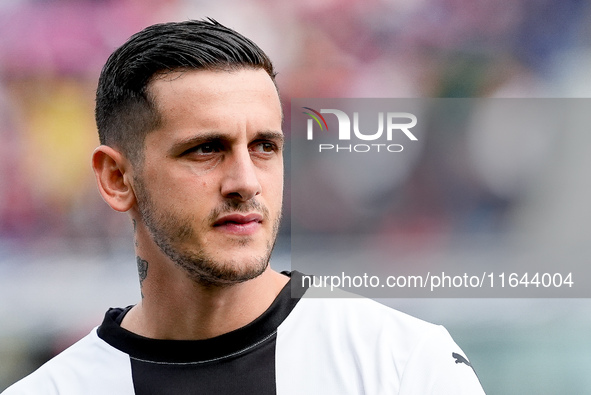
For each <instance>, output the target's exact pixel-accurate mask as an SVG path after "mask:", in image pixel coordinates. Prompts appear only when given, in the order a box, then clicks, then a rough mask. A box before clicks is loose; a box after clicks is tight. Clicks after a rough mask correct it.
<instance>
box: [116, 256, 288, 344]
mask: <svg viewBox="0 0 591 395" xmlns="http://www.w3.org/2000/svg"><path fill="white" fill-rule="evenodd" d="M154 248H155V249H156V250H154ZM154 248H153V249H152V251H145V250H144V251H141V253H140V251H137V252H138V254H137V256H138V258H137V259H138V269H139V271H140V281H141V289H142V300H141V302H140V303H138V304H137V305H136V306H134V307H133V308H132V309H131V310H130V311H129V313H128V314H127V315H126V316H125V318H124V319H123V322H122V323H121V326H122V327H123V328H124V329H127V330H129V331H131V332H133V333H136V334H138V335H141V336H144V337H148V338H153V339H172V340H199V339H208V338H212V337H215V336H219V335H222V334H224V333H228V332H231V331H233V330H236V329H238V328H241V327H243V326H245V325H247V324H249V323H250V322H252V321H254V320H255V319H256V318H257V317H259V316H260V315H261V314H262V313H264V312H265V310H266V309H267V308H268V307H269V306H270V305H271V304H272V303H273V301H274V300H275V298H276V297H277V295H278V294H279V292H280V291H281V289H282V288H283V287H284V286H285V284H286V283H287V281H288V277H286V276H284V275H282V274H280V273H277V272H276V271H274V270H272V269H271V268H270V267H267V269H266V270H265V271H264V272H263V274H261V275H260V276H258V277H256V278H254V279H252V280H248V281H245V282H242V283H238V284H234V285H229V286H223V287H216V286H207V285H201V284H199V283H197V282H195V281H194V280H192V279H191V278H189V276H188V275H187V273H186V272H185V271H184V269H182V268H180V267H179V266H178V265H176V264H174V263H173V262H171V261H170V260H169V259H168V258H167V257H165V256H164V255H163V254H162V253H161V252H160V251H159V250H157V247H155V246H154ZM146 267H147V273H146V271H145V270H144V268H146Z"/></svg>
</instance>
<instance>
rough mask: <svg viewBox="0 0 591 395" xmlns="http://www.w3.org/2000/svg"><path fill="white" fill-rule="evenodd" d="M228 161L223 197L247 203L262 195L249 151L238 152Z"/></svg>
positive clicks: (222, 190)
mask: <svg viewBox="0 0 591 395" xmlns="http://www.w3.org/2000/svg"><path fill="white" fill-rule="evenodd" d="M228 159H229V160H228V162H227V163H226V169H225V174H224V178H223V181H222V185H221V193H222V196H224V197H226V198H229V199H236V200H239V201H242V202H246V201H248V200H250V199H252V198H254V197H255V196H257V195H258V194H260V193H261V190H262V188H261V184H260V182H259V178H258V175H257V169H256V166H255V164H254V163H253V162H252V158H251V157H250V153H249V152H248V149H244V150H240V151H236V152H234V153H233V154H232V156H231V157H229V158H228Z"/></svg>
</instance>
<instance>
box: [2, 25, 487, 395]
mask: <svg viewBox="0 0 591 395" xmlns="http://www.w3.org/2000/svg"><path fill="white" fill-rule="evenodd" d="M274 78H275V72H274V70H273V66H272V64H271V62H270V60H269V59H268V57H267V56H266V55H265V54H264V53H263V52H262V51H261V50H260V49H259V48H258V47H257V46H256V45H255V44H254V43H252V42H251V41H249V40H248V39H246V38H244V37H242V36H241V35H239V34H238V33H236V32H234V31H232V30H230V29H228V28H226V27H224V26H222V25H220V24H218V23H217V22H215V21H213V20H210V21H188V22H183V23H168V24H161V25H155V26H152V27H149V28H147V29H145V30H143V31H142V32H140V33H138V34H136V35H135V36H133V37H132V38H131V39H130V40H129V41H128V42H127V43H125V44H124V45H123V46H122V47H121V48H119V49H117V50H116V51H115V52H114V53H113V54H112V55H111V57H110V58H109V60H108V61H107V64H106V65H105V67H104V69H103V71H102V73H101V77H100V79H99V86H98V90H97V107H96V119H97V125H98V130H99V135H100V140H101V146H99V147H98V148H97V149H96V150H95V152H94V154H93V157H92V165H93V169H94V171H95V174H96V179H97V183H98V186H99V191H100V193H101V195H102V197H103V198H104V200H105V201H106V202H107V203H108V204H109V205H110V206H111V207H112V208H113V209H115V210H117V211H121V212H127V213H129V216H130V217H131V220H132V223H133V226H134V230H135V246H136V254H137V257H136V263H137V267H138V272H139V276H140V288H141V300H140V301H139V303H138V304H136V305H135V306H130V307H128V308H125V309H111V310H109V311H108V312H107V313H106V316H105V319H104V321H103V323H102V324H101V325H100V326H99V327H98V328H97V329H96V330H93V331H92V332H91V333H90V334H89V335H88V336H87V337H85V338H84V339H82V340H81V341H79V342H78V343H76V344H75V345H74V346H72V347H70V348H69V349H68V350H66V351H65V352H63V353H62V354H60V355H58V356H57V357H56V358H54V359H53V360H51V361H50V362H48V363H47V364H45V365H44V366H43V367H41V368H40V369H39V370H37V371H36V372H34V373H33V374H32V375H30V376H28V377H27V378H25V379H23V380H22V381H20V382H19V383H17V384H15V385H13V386H12V387H10V388H9V389H8V390H7V391H6V392H5V394H6V395H15V394H65V395H69V394H77V395H79V394H85V395H92V394H118V395H119V394H122V395H125V394H168V393H170V394H175V395H182V394H209V393H215V394H257V395H258V394H275V393H277V394H339V395H340V394H372V395H373V394H427V393H438V394H448V393H449V394H451V393H453V394H478V393H482V389H481V387H480V385H479V383H478V379H477V377H476V375H475V374H474V372H473V370H472V368H471V366H470V364H469V362H468V360H467V359H466V358H465V357H464V356H463V355H462V352H461V350H460V349H459V348H458V347H457V345H455V343H454V342H453V340H451V338H450V336H449V335H448V334H447V332H446V331H445V329H443V328H442V327H439V326H435V325H432V324H428V323H425V322H422V321H420V320H417V319H414V318H412V317H409V316H406V315H404V314H402V313H399V312H397V311H394V310H391V309H388V308H386V307H384V306H382V305H379V304H377V303H375V302H373V301H369V300H364V299H330V300H326V299H313V298H292V297H291V288H292V287H296V288H295V289H296V290H300V291H301V293H303V292H304V291H305V290H303V289H302V286H301V275H300V274H299V273H295V272H294V273H291V274H290V273H287V274H281V273H278V272H276V271H274V270H272V269H271V268H270V267H269V264H268V263H269V257H270V255H271V251H272V249H273V245H274V242H275V238H276V235H277V231H278V228H279V221H280V213H281V204H282V193H283V144H284V137H283V133H282V131H281V129H282V110H281V105H280V101H279V96H278V93H277V88H276V86H275V81H274Z"/></svg>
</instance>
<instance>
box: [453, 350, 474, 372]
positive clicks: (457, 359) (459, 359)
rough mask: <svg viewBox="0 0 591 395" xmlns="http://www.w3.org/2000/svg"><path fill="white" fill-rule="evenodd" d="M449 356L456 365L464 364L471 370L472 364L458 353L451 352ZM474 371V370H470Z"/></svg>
mask: <svg viewBox="0 0 591 395" xmlns="http://www.w3.org/2000/svg"><path fill="white" fill-rule="evenodd" d="M451 356H452V357H454V358H455V360H456V363H465V364H466V365H468V366H470V367H471V368H472V364H471V363H470V362H469V361H468V360H467V359H466V358H464V356H463V355H460V354H458V353H455V352H452V353H451ZM472 369H474V368H472Z"/></svg>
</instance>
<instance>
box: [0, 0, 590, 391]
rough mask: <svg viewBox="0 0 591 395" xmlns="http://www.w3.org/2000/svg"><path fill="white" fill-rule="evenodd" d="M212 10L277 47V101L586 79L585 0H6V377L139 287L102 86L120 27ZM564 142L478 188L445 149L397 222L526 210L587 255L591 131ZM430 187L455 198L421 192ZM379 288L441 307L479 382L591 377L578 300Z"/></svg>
mask: <svg viewBox="0 0 591 395" xmlns="http://www.w3.org/2000/svg"><path fill="white" fill-rule="evenodd" d="M206 16H210V17H213V18H215V19H217V20H218V21H220V22H221V23H223V24H225V25H227V26H230V27H232V28H235V29H236V30H238V31H239V32H242V33H243V34H245V35H246V36H248V37H250V38H252V39H253V40H254V41H255V42H257V43H258V44H259V45H260V46H261V47H262V48H263V49H264V50H265V51H266V52H267V53H268V54H269V55H270V56H271V58H272V59H273V60H274V62H275V64H276V67H277V69H278V71H279V75H278V84H279V87H280V90H281V94H282V100H283V101H284V106H285V109H286V111H288V110H289V102H290V99H291V98H295V97H299V98H301V97H309V98H313V97H501V98H502V97H511V98H513V97H521V98H538V97H539V98H584V97H589V96H590V94H591V72H590V71H589V70H590V69H591V23H590V22H591V3H590V2H589V1H586V0H504V1H496V0H369V1H361V0H300V1H288V0H279V1H277V0H275V1H272V0H252V1H238V0H224V1H216V2H208V1H198V0H143V1H142V0H78V1H74V0H2V1H1V2H0V390H2V389H4V388H5V387H7V386H8V385H10V384H11V383H13V382H14V381H16V380H18V379H19V378H21V377H23V376H24V375H26V374H27V373H29V372H30V371H32V370H34V369H35V368H36V367H38V366H39V365H40V364H41V363H43V362H44V361H46V360H47V359H48V358H50V357H51V356H53V355H54V354H56V353H57V352H59V351H60V350H62V349H64V348H65V347H67V346H68V345H70V344H71V343H73V342H74V341H76V340H77V339H78V338H80V337H82V336H83V335H85V334H86V333H87V332H88V331H89V330H90V329H91V328H92V327H94V326H95V325H97V324H98V323H100V321H101V319H102V315H103V313H104V311H105V310H106V309H107V308H108V307H110V306H123V305H127V304H132V303H134V302H135V301H136V300H137V297H138V295H139V285H138V281H137V273H136V271H135V264H134V258H133V250H132V241H131V226H130V224H129V223H128V220H127V218H126V216H125V215H118V214H116V213H114V212H112V211H111V210H110V209H109V208H108V207H107V206H106V204H104V202H103V201H102V200H101V199H100V197H99V195H98V193H97V192H96V187H95V185H94V179H93V175H92V172H91V169H90V164H89V158H90V155H91V152H92V150H93V149H94V147H95V146H96V145H97V144H98V138H97V137H96V130H95V126H94V118H93V111H94V89H95V86H96V81H97V78H98V74H99V72H100V68H101V67H102V65H103V63H104V62H105V60H106V58H107V57H108V55H109V54H110V53H111V51H112V50H113V49H114V48H115V47H117V46H119V45H121V44H122V43H123V42H124V41H125V40H126V39H127V38H128V37H129V36H130V35H131V34H133V33H135V32H136V31H138V30H140V29H141V28H143V27H145V26H147V25H150V24H153V23H157V22H163V21H170V20H185V19H188V18H203V17H206ZM286 115H287V119H286V123H285V128H286V129H285V132H286V134H288V135H289V125H290V122H289V114H286ZM450 137H451V136H450ZM583 137H584V136H583ZM433 138H436V140H437V141H440V142H442V141H446V138H447V136H434V137H433ZM460 143H462V142H461V141H460ZM465 146H466V147H470V144H468V143H466V144H465ZM440 147H441V148H440V150H445V149H449V146H447V148H446V145H445V144H441V145H440ZM561 147H562V148H561V150H560V152H558V153H556V152H553V151H548V152H546V151H544V152H546V154H547V155H546V156H542V157H541V159H542V160H540V156H539V155H538V156H536V155H533V156H525V157H524V158H523V160H521V161H516V162H518V166H521V167H520V168H519V169H522V170H523V169H526V170H527V171H528V172H530V173H523V172H522V173H520V174H532V177H534V175H535V179H536V180H538V181H537V182H535V183H527V182H526V183H524V182H515V180H516V179H515V177H514V175H515V172H513V171H511V170H507V171H504V172H502V171H501V172H495V173H494V180H495V182H494V183H493V184H487V185H484V186H483V187H482V188H485V187H487V188H488V189H486V188H485V189H486V193H472V192H473V191H474V190H473V189H469V188H468V189H457V188H454V186H466V185H469V184H470V182H469V180H464V179H463V178H462V177H464V176H466V174H465V173H464V172H462V171H461V170H462V169H461V168H458V167H457V166H455V165H454V164H450V166H449V167H448V168H447V172H446V177H450V178H448V179H445V180H443V181H442V180H441V179H440V178H438V175H437V174H431V175H430V176H429V177H425V178H424V179H423V180H422V181H421V183H419V184H416V183H415V184H413V185H414V187H416V188H417V189H415V190H413V196H416V197H418V198H419V199H421V201H423V202H427V203H426V205H425V206H424V207H429V208H430V210H429V211H428V212H425V211H422V210H417V209H416V207H414V208H413V207H411V208H410V209H409V210H408V212H407V215H405V216H404V226H403V227H402V226H401V227H399V228H400V231H404V230H405V229H406V230H408V231H409V232H412V234H413V235H414V236H413V237H416V238H417V239H418V240H421V235H422V234H423V233H424V234H425V235H427V236H428V235H429V234H432V231H433V229H437V231H438V232H448V233H449V234H450V235H451V236H454V232H455V231H457V230H458V222H461V223H462V224H463V226H464V228H462V229H463V231H465V230H466V227H465V225H466V224H469V225H470V226H469V229H470V230H471V231H474V232H478V231H480V230H482V231H483V232H482V233H483V234H488V233H490V230H491V229H493V230H494V232H495V234H499V232H500V233H503V232H511V231H515V228H516V227H519V226H524V225H523V224H524V223H526V224H528V225H527V227H528V228H532V227H533V228H539V229H540V234H539V241H540V242H541V243H543V242H545V241H547V240H548V238H555V237H559V238H560V239H561V244H560V246H561V250H560V252H561V257H562V259H569V257H572V256H576V257H577V258H578V259H580V258H581V257H588V256H590V255H589V253H590V252H591V249H590V246H589V245H590V244H591V243H590V242H589V240H590V235H591V232H590V227H589V224H590V221H591V209H590V205H589V201H591V199H590V198H591V185H590V183H591V177H589V175H588V171H589V169H590V168H591V163H589V158H591V155H590V154H591V143H590V142H589V138H582V139H580V140H575V141H569V142H568V143H567V144H563V145H562V146H561ZM448 154H449V153H448ZM429 155H431V156H429ZM433 156H440V157H443V158H446V157H449V156H446V155H445V153H442V152H441V151H439V152H434V151H425V154H424V157H423V158H422V159H421V160H419V161H418V162H417V163H418V164H419V165H418V166H420V164H421V163H425V162H428V161H430V160H432V158H433ZM519 156H520V153H519V152H516V153H510V154H508V156H507V159H508V160H514V159H515V158H516V157H519ZM504 159H505V158H500V159H499V160H500V161H503V160H504ZM516 166H517V165H516ZM453 170H457V171H453ZM288 171H289V166H288ZM442 182H447V183H448V185H449V186H451V187H450V188H439V187H438V186H437V183H442ZM287 185H289V183H287ZM433 191H437V193H438V195H437V196H436V197H437V199H444V201H446V202H448V204H446V205H429V204H428V202H429V201H430V199H434V196H432V193H433ZM286 192H287V194H288V199H287V203H289V188H288V190H287V191H286ZM491 199H492V200H491ZM491 201H492V202H493V203H494V204H493V205H492V206H491V205H490V204H488V203H491ZM466 207H488V208H489V210H488V211H485V212H483V211H482V210H467V209H466ZM491 207H492V208H491ZM286 212H287V218H289V204H287V205H286ZM458 218H459V219H461V221H458ZM289 225H290V224H289V220H287V221H286V222H285V224H284V226H283V229H282V233H281V238H280V241H279V243H278V244H279V245H278V248H277V249H276V253H275V256H274V264H275V266H276V267H277V268H279V269H284V268H289V252H290V248H289V246H290V243H289V229H290V226H289ZM429 232H431V233H429ZM456 237H458V236H457V235H456ZM429 241H430V240H429V239H427V241H426V242H429ZM438 241H439V242H441V239H439V240H438ZM483 242H484V243H486V238H484V240H483ZM587 259H588V258H587ZM559 264H560V262H559V259H558V260H557V266H558V265H559ZM382 302H384V303H386V304H388V305H392V306H395V307H396V308H398V309H400V310H402V311H405V312H407V313H410V314H412V315H415V316H418V317H421V318H423V319H426V320H428V321H432V322H436V323H441V324H444V325H445V326H446V327H447V328H448V329H449V331H450V332H451V334H452V336H453V337H454V338H455V339H456V341H457V342H458V343H459V344H460V345H461V346H462V347H463V348H464V351H466V353H467V354H468V356H469V357H470V359H471V360H472V363H473V365H474V366H475V367H476V369H477V371H478V373H479V376H480V379H481V381H482V384H483V386H484V388H485V391H486V392H487V393H488V394H524V393H532V394H534V393H535V394H558V393H561V394H564V393H572V394H583V393H591V375H590V374H589V370H590V369H591V336H590V335H589V334H590V333H591V314H590V313H591V301H590V300H586V299H576V300H575V299H568V300H565V299H544V300H540V299H473V300H467V299H459V300H458V299H451V300H434V299H414V300H409V299H398V300H383V301H382Z"/></svg>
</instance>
